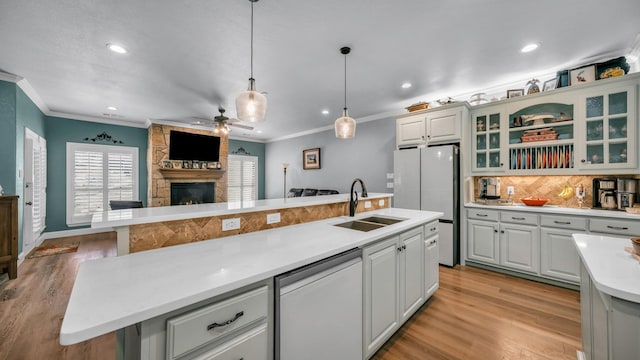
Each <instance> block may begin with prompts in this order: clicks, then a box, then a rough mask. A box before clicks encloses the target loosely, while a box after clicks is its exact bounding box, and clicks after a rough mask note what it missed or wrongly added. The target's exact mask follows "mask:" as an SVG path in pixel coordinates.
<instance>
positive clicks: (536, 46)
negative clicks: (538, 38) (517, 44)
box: [520, 43, 540, 53]
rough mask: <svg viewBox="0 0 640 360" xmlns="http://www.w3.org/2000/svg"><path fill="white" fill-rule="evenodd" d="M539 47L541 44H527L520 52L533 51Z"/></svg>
mask: <svg viewBox="0 0 640 360" xmlns="http://www.w3.org/2000/svg"><path fill="white" fill-rule="evenodd" d="M538 47H540V44H537V43H534V44H527V45H525V46H524V47H523V48H522V49H520V52H523V53H528V52H532V51H533V50H535V49H537V48H538Z"/></svg>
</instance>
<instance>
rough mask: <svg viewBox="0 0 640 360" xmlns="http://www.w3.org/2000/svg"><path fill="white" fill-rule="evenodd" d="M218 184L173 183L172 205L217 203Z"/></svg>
mask: <svg viewBox="0 0 640 360" xmlns="http://www.w3.org/2000/svg"><path fill="white" fill-rule="evenodd" d="M215 189H216V183H214V182H196V183H175V182H174V183H171V205H172V206H173V205H192V204H206V203H213V202H215V191H216V190H215Z"/></svg>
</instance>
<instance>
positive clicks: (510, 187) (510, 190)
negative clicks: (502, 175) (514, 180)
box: [507, 186, 515, 195]
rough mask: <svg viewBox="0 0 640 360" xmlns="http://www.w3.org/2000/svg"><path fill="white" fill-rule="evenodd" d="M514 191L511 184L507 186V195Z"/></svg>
mask: <svg viewBox="0 0 640 360" xmlns="http://www.w3.org/2000/svg"><path fill="white" fill-rule="evenodd" d="M513 194H515V191H514V190H513V186H507V195H513Z"/></svg>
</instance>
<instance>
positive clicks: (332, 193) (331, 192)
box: [316, 190, 339, 196]
mask: <svg viewBox="0 0 640 360" xmlns="http://www.w3.org/2000/svg"><path fill="white" fill-rule="evenodd" d="M335 194H339V192H338V191H337V190H318V192H317V193H316V195H318V196H320V195H335Z"/></svg>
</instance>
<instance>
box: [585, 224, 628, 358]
mask: <svg viewBox="0 0 640 360" xmlns="http://www.w3.org/2000/svg"><path fill="white" fill-rule="evenodd" d="M573 238H574V241H575V245H576V248H577V249H578V253H579V254H580V259H581V273H582V275H581V281H580V311H581V317H582V348H583V352H584V354H582V355H584V357H583V358H586V359H588V360H602V359H615V360H626V359H629V360H632V359H633V360H635V359H639V358H640V341H638V340H639V339H640V281H638V279H640V264H638V261H637V260H636V259H635V258H633V257H632V256H631V254H629V253H627V252H625V250H624V248H625V247H628V246H630V245H631V242H630V241H629V239H628V238H614V237H609V236H596V235H585V234H576V235H574V236H573Z"/></svg>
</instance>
